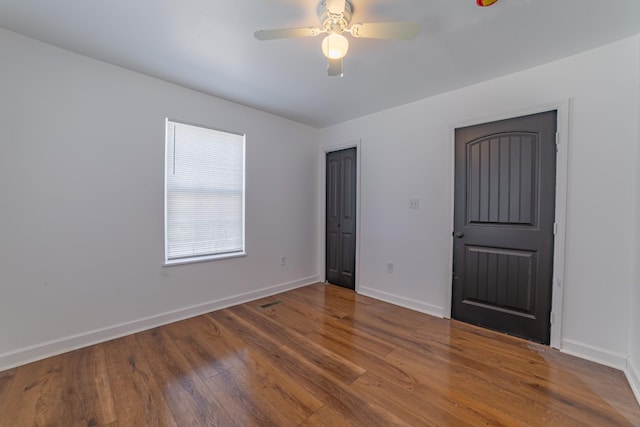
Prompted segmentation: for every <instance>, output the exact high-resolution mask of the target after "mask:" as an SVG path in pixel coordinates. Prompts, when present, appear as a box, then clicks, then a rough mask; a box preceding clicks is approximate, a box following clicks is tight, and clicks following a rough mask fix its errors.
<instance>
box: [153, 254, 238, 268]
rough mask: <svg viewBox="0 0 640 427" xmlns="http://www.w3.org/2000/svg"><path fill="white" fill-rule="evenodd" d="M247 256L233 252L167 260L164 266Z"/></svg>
mask: <svg viewBox="0 0 640 427" xmlns="http://www.w3.org/2000/svg"><path fill="white" fill-rule="evenodd" d="M245 256H247V253H246V252H244V251H243V252H233V253H228V254H219V255H205V256H198V257H191V258H181V259H171V260H165V262H164V264H163V265H164V266H165V267H171V266H173V265H182V264H193V263H196V262H205V261H215V260H219V259H229V258H240V257H245Z"/></svg>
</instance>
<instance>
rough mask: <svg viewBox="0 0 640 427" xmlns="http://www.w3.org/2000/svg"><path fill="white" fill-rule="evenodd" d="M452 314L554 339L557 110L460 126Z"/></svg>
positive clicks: (522, 334) (533, 337) (524, 334)
mask: <svg viewBox="0 0 640 427" xmlns="http://www.w3.org/2000/svg"><path fill="white" fill-rule="evenodd" d="M455 144H456V147H455V153H456V154H455V155H456V159H455V168H456V171H455V208H454V232H453V239H454V272H453V301H452V317H453V318H455V319H458V320H462V321H465V322H469V323H473V324H476V325H479V326H484V327H487V328H491V329H496V330H499V331H503V332H507V333H510V334H513V335H517V336H520V337H523V338H527V339H530V340H533V341H538V342H542V343H546V344H548V343H549V339H550V314H551V289H552V279H553V244H554V218H555V177H556V112H555V111H551V112H546V113H540V114H534V115H530V116H526V117H519V118H515V119H509V120H502V121H498V122H493V123H487V124H482V125H476V126H470V127H466V128H461V129H456V134H455Z"/></svg>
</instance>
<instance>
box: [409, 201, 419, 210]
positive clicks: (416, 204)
mask: <svg viewBox="0 0 640 427" xmlns="http://www.w3.org/2000/svg"><path fill="white" fill-rule="evenodd" d="M409 209H420V199H409Z"/></svg>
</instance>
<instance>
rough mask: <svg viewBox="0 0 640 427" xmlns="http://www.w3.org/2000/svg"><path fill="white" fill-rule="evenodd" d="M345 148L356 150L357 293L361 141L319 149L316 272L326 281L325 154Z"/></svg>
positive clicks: (357, 285)
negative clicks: (317, 254) (318, 217)
mask: <svg viewBox="0 0 640 427" xmlns="http://www.w3.org/2000/svg"><path fill="white" fill-rule="evenodd" d="M347 148H355V149H356V266H355V275H356V278H355V291H356V292H359V289H360V236H361V235H362V233H361V232H360V226H361V223H362V221H360V195H361V190H360V187H361V184H360V183H361V179H360V177H361V174H362V167H361V159H362V147H361V140H359V139H357V140H354V141H351V142H345V143H341V144H336V145H330V144H327V145H324V146H322V147H321V148H320V156H318V157H319V162H320V166H319V183H320V184H319V188H318V199H319V200H318V206H319V212H320V221H319V227H318V237H319V238H318V241H319V242H320V246H321V247H320V248H319V256H318V271H320V281H322V282H325V281H326V280H327V277H326V264H327V260H326V253H327V233H326V223H327V212H326V211H327V200H326V194H327V170H326V164H327V153H330V152H332V151H339V150H344V149H347Z"/></svg>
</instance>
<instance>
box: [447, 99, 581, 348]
mask: <svg viewBox="0 0 640 427" xmlns="http://www.w3.org/2000/svg"><path fill="white" fill-rule="evenodd" d="M570 104H571V102H570V99H568V98H567V99H564V100H560V101H556V102H550V103H548V104H542V105H537V106H533V107H530V108H525V109H522V110H517V111H511V112H506V113H503V114H496V115H491V116H484V117H479V118H477V119H472V120H467V121H464V122H460V123H454V124H453V125H452V126H450V131H449V133H450V136H449V140H450V144H451V151H450V153H451V158H450V162H451V181H450V183H451V190H450V191H451V220H450V221H451V222H450V224H449V226H450V229H451V230H453V226H454V218H453V212H454V202H455V130H456V129H457V128H462V127H467V126H474V125H479V124H483V123H489V122H495V121H498V120H504V119H512V118H517V117H522V116H528V115H531V114H537V113H543V112H546V111H552V110H556V111H557V113H556V114H557V132H558V152H557V154H556V206H555V223H556V227H557V229H556V234H555V238H554V245H553V282H552V290H551V341H550V346H551V347H552V348H556V349H561V348H562V319H563V297H564V276H565V246H566V241H565V239H566V216H567V172H568V164H569V109H570ZM449 242H450V243H449V272H451V274H450V276H449V277H450V280H449V286H448V287H447V295H446V297H447V302H448V304H447V305H445V313H444V317H445V318H447V319H450V318H451V298H452V293H453V238H452V239H451V240H450V241H449Z"/></svg>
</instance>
